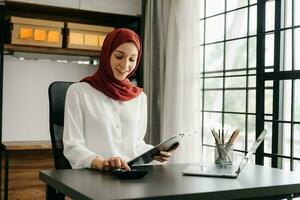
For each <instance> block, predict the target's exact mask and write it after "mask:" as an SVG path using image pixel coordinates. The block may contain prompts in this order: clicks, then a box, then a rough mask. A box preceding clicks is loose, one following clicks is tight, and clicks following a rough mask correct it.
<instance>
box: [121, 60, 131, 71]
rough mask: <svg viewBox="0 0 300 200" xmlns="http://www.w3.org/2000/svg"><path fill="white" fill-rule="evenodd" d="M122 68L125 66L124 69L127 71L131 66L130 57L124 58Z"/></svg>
mask: <svg viewBox="0 0 300 200" xmlns="http://www.w3.org/2000/svg"><path fill="white" fill-rule="evenodd" d="M122 68H123V69H124V70H126V71H128V70H129V68H130V62H129V60H128V59H123V60H122Z"/></svg>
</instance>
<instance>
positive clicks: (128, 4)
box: [80, 0, 142, 16]
mask: <svg viewBox="0 0 300 200" xmlns="http://www.w3.org/2000/svg"><path fill="white" fill-rule="evenodd" d="M80 9H83V10H93V11H99V12H108V13H116V14H124V15H132V16H136V15H141V13H142V0H80Z"/></svg>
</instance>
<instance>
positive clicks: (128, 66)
mask: <svg viewBox="0 0 300 200" xmlns="http://www.w3.org/2000/svg"><path fill="white" fill-rule="evenodd" d="M137 58H138V49H137V47H136V46H135V44H134V43H133V42H126V43H123V44H121V45H120V46H119V47H118V48H116V49H115V50H114V51H113V52H112V54H111V56H110V66H111V69H112V71H113V74H114V77H115V78H116V79H117V80H120V81H121V80H124V79H125V78H126V77H127V76H128V74H130V72H132V70H134V68H135V66H136V62H137Z"/></svg>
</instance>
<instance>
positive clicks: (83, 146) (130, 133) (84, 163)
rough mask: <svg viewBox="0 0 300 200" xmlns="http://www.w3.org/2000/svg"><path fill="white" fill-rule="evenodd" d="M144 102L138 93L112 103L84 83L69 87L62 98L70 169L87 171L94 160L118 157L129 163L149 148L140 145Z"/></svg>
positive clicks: (142, 144)
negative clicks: (127, 99)
mask: <svg viewBox="0 0 300 200" xmlns="http://www.w3.org/2000/svg"><path fill="white" fill-rule="evenodd" d="M146 127H147V98H146V95H145V93H144V92H142V93H141V94H140V95H139V96H137V97H136V98H134V99H132V100H129V101H124V102H123V101H116V100H114V99H111V98H109V97H107V96H106V95H105V94H103V93H102V92H100V91H98V90H96V89H94V88H93V87H92V86H90V85H89V84H88V83H84V82H79V83H74V84H72V85H71V86H70V87H69V89H68V91H67V95H66V102H65V117H64V133H63V144H64V155H65V156H66V158H67V159H68V160H69V162H70V164H71V166H72V168H74V169H78V168H90V167H91V162H92V160H93V159H94V158H95V157H96V156H99V157H102V158H104V159H108V158H110V157H112V156H119V157H121V158H122V159H124V160H125V161H129V160H131V159H133V158H134V157H136V156H138V155H139V154H141V153H143V152H145V151H147V150H149V149H150V148H152V146H151V145H148V144H146V143H145V142H144V137H145V133H146Z"/></svg>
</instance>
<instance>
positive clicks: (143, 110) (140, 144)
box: [136, 95, 153, 154]
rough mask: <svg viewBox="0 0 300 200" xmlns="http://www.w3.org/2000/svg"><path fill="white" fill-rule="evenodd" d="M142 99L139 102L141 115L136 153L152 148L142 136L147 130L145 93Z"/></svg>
mask: <svg viewBox="0 0 300 200" xmlns="http://www.w3.org/2000/svg"><path fill="white" fill-rule="evenodd" d="M142 99H143V100H142V103H141V116H140V118H139V121H138V129H139V130H138V132H139V136H138V141H137V146H136V150H137V152H138V154H141V153H143V152H145V151H148V150H149V149H151V148H153V146H152V145H150V144H147V143H146V142H145V140H144V137H145V135H146V130H147V97H146V95H144V96H143V98H142Z"/></svg>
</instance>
